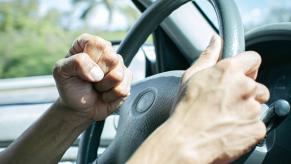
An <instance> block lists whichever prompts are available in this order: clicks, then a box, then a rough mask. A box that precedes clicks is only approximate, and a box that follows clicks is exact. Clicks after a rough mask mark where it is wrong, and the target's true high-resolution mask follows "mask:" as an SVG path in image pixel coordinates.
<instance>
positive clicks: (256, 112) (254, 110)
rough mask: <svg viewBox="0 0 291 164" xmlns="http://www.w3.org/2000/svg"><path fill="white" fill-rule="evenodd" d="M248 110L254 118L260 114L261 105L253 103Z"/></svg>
mask: <svg viewBox="0 0 291 164" xmlns="http://www.w3.org/2000/svg"><path fill="white" fill-rule="evenodd" d="M250 111H251V112H252V115H253V116H254V117H255V118H259V117H260V115H261V105H260V104H259V103H258V102H255V103H253V104H252V108H251V110H250Z"/></svg>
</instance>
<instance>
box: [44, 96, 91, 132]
mask: <svg viewBox="0 0 291 164" xmlns="http://www.w3.org/2000/svg"><path fill="white" fill-rule="evenodd" d="M50 110H54V111H56V112H58V113H59V114H58V115H59V116H60V117H62V120H63V121H64V123H65V124H66V125H67V126H69V127H72V128H77V129H80V130H85V129H86V128H87V127H88V126H89V125H90V124H91V123H93V121H94V120H93V119H90V117H89V114H87V113H85V112H80V111H76V110H74V109H71V108H70V107H68V106H67V105H65V104H64V103H63V102H62V100H61V99H58V100H57V101H56V102H55V103H54V104H53V106H52V107H51V109H50Z"/></svg>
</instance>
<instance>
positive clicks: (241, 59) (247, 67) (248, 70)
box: [219, 51, 262, 79]
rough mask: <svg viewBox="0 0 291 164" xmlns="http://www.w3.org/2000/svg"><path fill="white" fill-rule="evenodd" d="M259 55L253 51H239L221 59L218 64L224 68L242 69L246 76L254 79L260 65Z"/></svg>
mask: <svg viewBox="0 0 291 164" xmlns="http://www.w3.org/2000/svg"><path fill="white" fill-rule="evenodd" d="M261 62H262V59H261V56H260V55H259V54H258V53H256V52H253V51H248V52H244V53H241V54H239V55H237V56H234V57H232V58H229V59H225V60H223V61H221V62H220V63H219V64H221V65H223V66H224V68H226V69H229V68H232V69H236V70H239V71H242V72H243V73H244V74H245V75H247V76H248V77H250V78H252V79H255V78H256V76H257V73H258V70H259V67H260V65H261Z"/></svg>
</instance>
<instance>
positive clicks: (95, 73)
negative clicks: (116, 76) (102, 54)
mask: <svg viewBox="0 0 291 164" xmlns="http://www.w3.org/2000/svg"><path fill="white" fill-rule="evenodd" d="M90 74H91V76H92V78H93V79H94V81H96V82H97V81H101V80H102V79H103V77H104V73H103V71H102V70H101V68H99V67H98V66H94V67H93V68H92V69H91V71H90Z"/></svg>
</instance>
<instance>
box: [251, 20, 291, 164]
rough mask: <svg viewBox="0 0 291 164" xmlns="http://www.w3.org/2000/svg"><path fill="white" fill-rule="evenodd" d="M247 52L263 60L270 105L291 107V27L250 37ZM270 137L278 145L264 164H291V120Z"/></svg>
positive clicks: (253, 33)
mask: <svg viewBox="0 0 291 164" xmlns="http://www.w3.org/2000/svg"><path fill="white" fill-rule="evenodd" d="M246 49H247V50H252V51H256V52H258V53H259V54H260V55H261V57H262V65H261V67H260V70H259V75H258V78H257V81H259V82H261V83H263V84H265V85H266V86H267V87H268V88H269V90H270V93H271V95H270V100H269V102H268V104H270V103H272V102H274V101H276V100H279V99H285V100H287V101H288V102H289V103H291V23H281V24H274V25H268V26H264V27H260V28H258V29H255V30H253V31H251V32H249V33H247V35H246ZM270 135H273V137H274V142H273V144H272V147H271V148H270V151H269V152H268V153H267V156H266V158H265V159H264V162H263V163H266V164H269V163H270V164H271V163H280V164H285V163H286V164H287V163H291V116H290V115H289V116H288V117H287V119H286V120H285V121H284V122H283V123H282V124H281V125H280V126H279V127H278V128H277V129H276V130H275V131H274V132H272V134H270Z"/></svg>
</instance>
